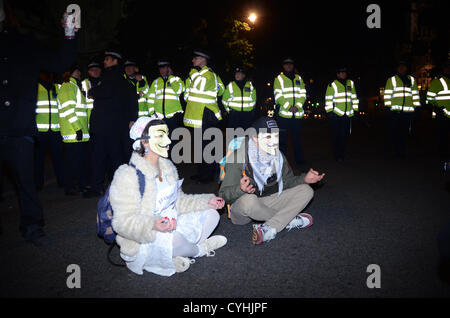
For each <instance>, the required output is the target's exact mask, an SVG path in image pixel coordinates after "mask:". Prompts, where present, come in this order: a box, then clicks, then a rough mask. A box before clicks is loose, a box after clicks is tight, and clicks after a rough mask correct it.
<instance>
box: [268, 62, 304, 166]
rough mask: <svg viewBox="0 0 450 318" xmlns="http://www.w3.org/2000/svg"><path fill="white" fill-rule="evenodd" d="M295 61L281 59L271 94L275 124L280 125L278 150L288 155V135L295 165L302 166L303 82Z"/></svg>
mask: <svg viewBox="0 0 450 318" xmlns="http://www.w3.org/2000/svg"><path fill="white" fill-rule="evenodd" d="M294 63H295V61H294V60H293V59H292V58H290V57H287V58H285V59H283V61H282V66H283V72H281V73H280V74H279V75H278V76H277V77H276V78H275V80H274V83H273V94H274V97H275V104H276V105H278V106H279V111H278V114H277V122H278V125H280V129H281V130H280V150H281V152H282V153H283V154H284V155H285V156H287V155H288V133H289V132H290V134H291V137H292V143H293V148H294V157H295V163H296V164H298V165H301V164H304V163H305V160H304V157H303V151H302V143H301V132H302V118H303V116H304V114H305V111H304V109H303V104H304V103H305V101H306V88H305V81H304V80H303V79H302V78H301V77H300V75H298V74H297V73H296V72H295V67H294Z"/></svg>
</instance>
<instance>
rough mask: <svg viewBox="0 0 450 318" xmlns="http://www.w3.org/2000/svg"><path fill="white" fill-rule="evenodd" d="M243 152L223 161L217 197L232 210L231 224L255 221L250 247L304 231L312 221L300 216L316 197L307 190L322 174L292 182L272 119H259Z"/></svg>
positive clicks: (238, 150)
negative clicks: (286, 233) (295, 230)
mask: <svg viewBox="0 0 450 318" xmlns="http://www.w3.org/2000/svg"><path fill="white" fill-rule="evenodd" d="M252 127H253V128H254V129H255V132H254V134H250V135H249V136H248V137H245V139H244V141H243V142H242V144H241V146H240V147H239V148H238V149H237V150H235V151H234V152H233V153H232V154H230V155H229V156H228V157H227V158H226V165H225V176H224V177H223V181H222V184H221V186H220V189H219V196H220V197H222V198H224V199H225V202H226V203H227V204H231V206H230V210H229V212H230V218H231V222H232V223H233V224H238V225H243V224H247V223H249V222H251V221H252V220H253V221H257V222H264V223H255V224H254V225H253V229H252V241H253V244H261V243H263V242H267V241H270V240H272V239H274V238H275V236H276V234H277V233H278V232H280V231H282V230H283V229H285V228H286V229H287V230H291V229H293V228H307V227H309V226H311V225H312V224H313V218H312V216H311V215H309V214H307V213H302V210H303V209H304V208H305V207H306V206H307V205H308V203H309V202H310V201H311V199H312V197H313V195H314V191H313V189H312V188H311V187H310V186H309V184H313V183H316V182H319V181H320V180H322V179H323V177H324V174H319V173H318V172H317V171H315V170H313V169H310V170H309V171H308V173H306V174H302V175H300V176H295V175H294V173H293V171H292V169H291V168H290V167H289V165H288V163H287V160H286V157H285V156H284V155H283V154H282V153H281V152H280V151H279V149H278V125H277V123H276V121H275V120H273V119H272V118H270V117H261V118H259V119H258V120H256V121H255V122H254V123H253V125H252Z"/></svg>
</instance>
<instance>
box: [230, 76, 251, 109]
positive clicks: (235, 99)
mask: <svg viewBox="0 0 450 318" xmlns="http://www.w3.org/2000/svg"><path fill="white" fill-rule="evenodd" d="M222 104H223V105H224V106H225V109H226V110H227V112H229V111H230V109H232V110H236V111H243V112H249V111H252V110H253V108H255V104H256V90H255V88H254V87H253V85H252V82H250V81H247V82H246V83H245V85H244V87H243V89H242V90H241V88H240V87H239V86H238V85H237V84H236V82H235V81H232V82H230V83H229V84H228V85H227V87H226V89H225V92H224V93H223V96H222Z"/></svg>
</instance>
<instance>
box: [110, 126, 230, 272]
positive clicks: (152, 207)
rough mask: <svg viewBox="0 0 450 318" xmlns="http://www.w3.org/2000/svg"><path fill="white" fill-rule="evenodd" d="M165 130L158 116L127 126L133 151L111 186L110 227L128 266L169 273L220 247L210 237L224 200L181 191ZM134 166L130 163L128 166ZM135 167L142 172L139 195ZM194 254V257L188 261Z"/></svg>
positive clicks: (220, 238) (218, 238)
mask: <svg viewBox="0 0 450 318" xmlns="http://www.w3.org/2000/svg"><path fill="white" fill-rule="evenodd" d="M168 136H169V129H168V127H167V125H166V124H165V123H164V121H163V120H161V119H157V118H156V117H154V118H153V117H152V118H150V117H140V118H139V119H138V120H137V121H136V122H135V123H134V125H133V126H132V127H131V130H130V137H131V138H132V139H133V140H135V141H134V143H133V149H134V152H133V154H132V156H131V159H130V165H127V164H125V165H122V166H120V167H119V168H118V169H117V170H116V172H115V174H114V179H113V181H112V183H111V187H110V202H111V206H112V208H113V211H114V216H113V220H112V226H113V229H114V231H115V232H116V233H117V237H116V242H117V244H118V245H119V246H120V255H121V257H122V259H123V260H125V262H126V265H127V267H128V269H130V270H131V271H132V272H134V273H136V274H138V275H142V274H143V271H144V270H146V271H148V272H152V273H155V274H158V275H162V276H171V275H173V274H174V273H176V272H184V271H186V270H187V269H188V268H189V266H190V264H192V263H193V262H194V259H193V258H197V257H201V256H205V255H206V256H214V255H215V250H216V249H218V248H220V247H222V246H224V245H225V244H226V243H227V239H226V238H225V237H224V236H222V235H214V236H211V237H209V236H210V235H211V233H212V232H213V231H214V229H215V228H216V227H217V224H218V223H219V214H218V213H217V211H216V210H217V209H221V208H222V207H223V206H224V200H223V199H222V198H219V197H216V196H215V195H214V194H185V193H184V192H183V191H182V190H181V184H182V182H183V180H179V178H178V173H177V169H176V168H175V166H174V164H173V163H172V162H171V161H170V160H169V159H166V158H167V157H168V150H169V144H170V143H171V141H170V139H169V137H168ZM132 165H134V167H133V166H132ZM136 169H138V170H140V171H141V172H142V174H143V175H144V176H145V190H144V193H143V195H142V197H141V193H140V189H139V179H138V175H137V172H136ZM191 258H192V259H191Z"/></svg>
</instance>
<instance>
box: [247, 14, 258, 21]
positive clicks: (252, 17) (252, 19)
mask: <svg viewBox="0 0 450 318" xmlns="http://www.w3.org/2000/svg"><path fill="white" fill-rule="evenodd" d="M257 18H258V16H257V15H256V14H255V13H254V12H252V13H250V15H249V16H248V20H249V21H250V22H251V23H255V21H256V19H257Z"/></svg>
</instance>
